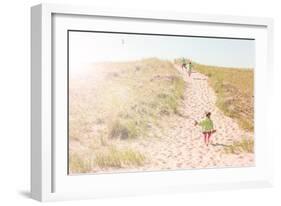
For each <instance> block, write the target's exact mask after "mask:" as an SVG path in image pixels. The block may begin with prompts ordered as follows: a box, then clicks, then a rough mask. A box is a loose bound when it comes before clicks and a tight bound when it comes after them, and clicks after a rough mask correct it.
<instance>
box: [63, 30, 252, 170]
mask: <svg viewBox="0 0 281 206" xmlns="http://www.w3.org/2000/svg"><path fill="white" fill-rule="evenodd" d="M67 48H68V49H67V50H68V51H67V61H68V62H67V65H68V77H67V78H68V85H67V89H68V91H67V92H68V107H67V110H68V111H67V114H68V118H67V120H68V122H67V127H68V137H67V138H68V151H67V152H68V155H67V157H68V160H67V161H68V174H69V175H79V174H104V173H121V172H152V171H172V170H190V169H210V168H216V169H218V168H222V169H223V168H229V167H231V168H233V167H254V166H255V147H254V145H255V138H254V129H255V128H254V68H255V39H252V38H234V37H233V38H230V37H213V36H194V35H175V34H149V33H126V32H112V31H84V30H68V33H67Z"/></svg>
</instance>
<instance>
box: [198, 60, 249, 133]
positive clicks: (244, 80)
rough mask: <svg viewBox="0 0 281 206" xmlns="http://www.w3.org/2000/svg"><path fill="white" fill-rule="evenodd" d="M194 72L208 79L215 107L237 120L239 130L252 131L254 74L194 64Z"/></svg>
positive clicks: (243, 70) (246, 71) (245, 70)
mask: <svg viewBox="0 0 281 206" xmlns="http://www.w3.org/2000/svg"><path fill="white" fill-rule="evenodd" d="M194 67H195V70H197V71H198V72H200V73H203V74H205V75H207V76H208V77H209V84H210V85H211V86H212V87H213V89H214V90H215V92H216V94H217V102H216V104H217V106H218V107H219V108H220V109H221V110H222V111H223V112H224V114H225V115H227V116H229V117H231V118H234V119H236V120H237V122H238V124H239V125H240V127H241V128H243V129H245V130H247V131H253V130H254V72H253V70H252V69H235V68H222V67H214V66H206V65H200V64H194Z"/></svg>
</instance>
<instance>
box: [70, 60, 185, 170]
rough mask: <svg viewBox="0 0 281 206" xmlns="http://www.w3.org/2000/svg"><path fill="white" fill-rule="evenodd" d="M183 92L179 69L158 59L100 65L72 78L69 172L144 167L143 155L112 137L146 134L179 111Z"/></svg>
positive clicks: (129, 137)
mask: <svg viewBox="0 0 281 206" xmlns="http://www.w3.org/2000/svg"><path fill="white" fill-rule="evenodd" d="M98 71H100V72H99V78H97V77H96V76H95V75H94V74H95V73H98ZM183 93H184V81H183V79H182V77H181V76H180V75H179V73H178V71H177V70H176V69H175V68H174V67H173V65H172V64H171V63H170V62H168V61H161V60H158V59H154V58H152V59H145V60H142V61H135V62H124V63H104V64H95V65H93V66H92V68H91V69H90V70H89V72H88V74H86V75H84V76H83V77H80V78H76V79H75V78H73V79H70V115H69V117H70V122H69V123H70V171H71V172H74V173H75V172H88V171H91V170H92V168H93V167H99V168H106V167H122V166H126V165H127V166H128V165H135V166H139V165H141V164H142V163H143V162H144V160H145V157H144V155H143V154H140V153H139V152H138V151H133V150H132V149H130V148H118V145H116V144H113V141H114V140H116V139H121V140H123V141H129V139H136V138H140V137H145V136H146V134H147V132H150V128H151V127H153V126H155V125H157V124H158V123H159V121H161V117H163V116H167V115H173V114H175V113H176V112H177V108H178V107H179V105H180V102H181V100H182V99H183ZM71 145H74V146H73V147H72V146H71ZM72 148H73V149H72Z"/></svg>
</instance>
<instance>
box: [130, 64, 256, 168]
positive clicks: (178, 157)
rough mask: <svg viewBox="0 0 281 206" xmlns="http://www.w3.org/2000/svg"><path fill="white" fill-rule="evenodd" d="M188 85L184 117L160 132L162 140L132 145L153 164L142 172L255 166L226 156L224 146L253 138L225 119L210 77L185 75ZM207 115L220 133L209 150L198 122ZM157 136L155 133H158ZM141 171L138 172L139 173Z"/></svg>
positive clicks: (245, 157) (250, 159)
mask: <svg viewBox="0 0 281 206" xmlns="http://www.w3.org/2000/svg"><path fill="white" fill-rule="evenodd" d="M177 69H178V70H179V71H180V72H181V74H182V75H183V76H184V80H185V82H186V91H185V94H184V99H185V100H184V104H183V106H182V108H181V111H180V112H181V114H182V115H181V116H176V117H174V118H173V119H170V121H169V122H168V123H167V125H169V126H167V127H164V129H162V130H160V129H158V128H155V130H157V129H158V130H159V131H156V133H159V136H160V138H161V139H159V138H147V139H144V140H139V141H136V142H131V145H130V147H133V148H135V149H137V150H139V151H140V152H142V153H143V154H145V155H146V156H147V157H148V158H149V162H148V163H147V164H146V165H145V166H144V167H142V168H139V169H140V170H162V169H180V168H181V169H187V168H210V167H229V166H231V167H240V166H254V155H253V154H247V153H241V154H226V153H225V152H224V146H225V145H229V144H231V143H232V142H233V141H235V140H239V138H242V137H250V136H252V135H253V134H252V133H247V132H245V131H243V130H241V129H240V128H239V126H238V124H237V123H236V122H235V121H234V120H233V119H231V118H229V117H227V116H225V115H224V114H223V113H222V112H221V111H220V110H219V109H218V108H217V107H216V105H215V102H216V95H215V93H214V91H213V89H212V88H211V87H210V86H209V85H208V82H207V77H206V76H205V75H203V74H200V73H196V72H194V73H192V75H191V77H188V76H187V73H185V72H182V71H181V69H180V68H177ZM205 111H210V112H211V113H212V119H213V122H214V126H215V129H216V130H217V132H216V133H215V134H214V135H213V139H212V144H211V145H209V146H208V147H207V146H206V145H205V144H204V142H203V137H202V133H201V130H200V128H199V127H195V126H194V120H200V119H202V118H203V117H204V113H205ZM154 135H155V132H154ZM139 169H138V170H139Z"/></svg>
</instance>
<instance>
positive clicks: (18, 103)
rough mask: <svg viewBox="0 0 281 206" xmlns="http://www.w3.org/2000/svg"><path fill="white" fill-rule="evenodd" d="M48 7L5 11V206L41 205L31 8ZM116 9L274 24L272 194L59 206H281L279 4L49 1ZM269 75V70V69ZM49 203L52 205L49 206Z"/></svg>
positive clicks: (1, 66) (0, 195) (1, 129)
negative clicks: (33, 146) (35, 189)
mask: <svg viewBox="0 0 281 206" xmlns="http://www.w3.org/2000/svg"><path fill="white" fill-rule="evenodd" d="M41 2H46V1H36V0H26V1H24V0H9V1H8V0H6V1H1V7H0V10H1V11H0V25H1V32H0V99H1V101H0V205H21V206H25V205H37V204H38V202H36V201H33V200H31V199H30V198H29V197H28V196H29V194H28V192H29V181H30V178H29V171H30V169H29V168H30V161H29V157H30V152H29V150H30V129H29V128H30V115H29V113H30V101H29V99H30V92H29V90H30V6H32V5H35V4H38V3H41ZM48 2H52V3H71V4H80V5H81V4H82V5H93V6H103V7H115V8H119V7H121V8H128V9H130V8H133V9H139V10H154V11H180V12H193V13H208V14H230V15H242V16H266V17H273V18H274V20H275V31H274V35H275V43H274V44H275V48H274V52H275V54H274V58H275V79H274V85H275V92H274V94H275V95H274V105H275V107H274V108H271V121H272V124H273V128H274V129H275V130H276V137H275V138H276V139H275V162H276V167H275V174H276V186H275V188H272V189H252V190H240V191H220V192H209V193H192V194H178V195H157V196H145V197H126V198H115V199H100V200H84V201H81V202H77V201H76V202H75V201H74V202H59V203H54V204H56V205H57V204H59V205H77V204H82V205H122V206H126V205H130V206H131V205H217V206H219V205H224V206H225V205H228V206H231V205H235V206H237V205H254V204H261V205H280V204H281V200H280V194H281V184H280V174H281V168H280V165H281V160H280V159H281V158H280V157H281V155H280V153H281V152H280V151H281V144H280V143H281V141H280V138H281V135H280V134H281V132H280V126H279V124H281V121H280V115H281V109H280V105H281V92H280V89H281V87H280V86H281V71H280V67H281V63H280V61H279V58H278V57H279V56H280V54H281V42H280V37H281V13H280V5H278V3H279V2H278V1H277V0H276V1H274V0H260V1H256V0H230V1H226V0H212V1H204V0H192V1H189V0H166V1H163V0H134V1H132V0H119V1H117V0H103V1H98V0H79V1H78V0H57V1H55V0H52V1H51V0H50V1H48ZM265 69H266V68H265ZM49 204H50V203H47V205H49Z"/></svg>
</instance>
